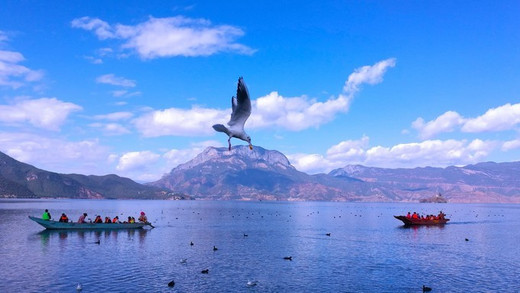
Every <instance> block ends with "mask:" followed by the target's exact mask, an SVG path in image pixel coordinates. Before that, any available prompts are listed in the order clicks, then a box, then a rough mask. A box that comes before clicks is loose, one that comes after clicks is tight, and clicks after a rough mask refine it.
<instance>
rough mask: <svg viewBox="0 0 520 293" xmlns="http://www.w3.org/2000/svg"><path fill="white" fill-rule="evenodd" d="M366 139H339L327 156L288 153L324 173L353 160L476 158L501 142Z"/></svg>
mask: <svg viewBox="0 0 520 293" xmlns="http://www.w3.org/2000/svg"><path fill="white" fill-rule="evenodd" d="M368 140H369V139H368V137H366V136H363V137H362V138H361V139H360V140H358V141H344V142H341V143H339V144H337V145H334V146H332V147H330V148H329V149H328V151H327V155H326V156H322V155H320V154H293V155H289V156H288V157H289V159H290V161H291V163H292V164H293V165H294V166H295V167H296V168H297V169H298V170H300V171H304V172H309V173H323V172H325V173H326V172H330V171H331V170H332V169H334V168H341V167H344V166H346V165H354V164H361V165H366V166H377V167H387V168H398V167H403V168H411V167H425V166H434V167H445V166H449V165H465V164H471V163H475V162H479V161H480V160H482V159H484V158H486V157H487V156H488V155H489V154H490V153H491V152H492V151H493V150H495V149H496V148H497V147H498V146H499V145H500V144H499V143H497V142H495V141H482V140H480V139H475V140H473V141H469V142H468V141H466V140H452V139H450V140H426V141H422V142H417V143H416V142H414V143H403V144H397V145H395V146H392V147H384V146H374V147H369V146H368Z"/></svg>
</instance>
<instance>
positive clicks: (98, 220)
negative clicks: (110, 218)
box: [94, 215, 103, 223]
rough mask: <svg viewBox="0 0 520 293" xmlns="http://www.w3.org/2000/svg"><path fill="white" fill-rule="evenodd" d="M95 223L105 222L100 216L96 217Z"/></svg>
mask: <svg viewBox="0 0 520 293" xmlns="http://www.w3.org/2000/svg"><path fill="white" fill-rule="evenodd" d="M94 223H103V220H102V219H101V216H100V215H97V216H96V218H95V219H94Z"/></svg>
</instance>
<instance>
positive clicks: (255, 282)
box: [247, 280, 258, 287]
mask: <svg viewBox="0 0 520 293" xmlns="http://www.w3.org/2000/svg"><path fill="white" fill-rule="evenodd" d="M256 285H258V281H256V280H255V281H247V286H248V287H254V286H256Z"/></svg>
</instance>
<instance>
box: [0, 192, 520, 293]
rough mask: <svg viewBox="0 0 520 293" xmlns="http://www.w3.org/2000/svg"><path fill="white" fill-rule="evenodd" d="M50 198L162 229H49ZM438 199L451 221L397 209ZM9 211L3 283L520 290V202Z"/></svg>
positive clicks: (22, 207) (158, 288) (153, 288)
mask: <svg viewBox="0 0 520 293" xmlns="http://www.w3.org/2000/svg"><path fill="white" fill-rule="evenodd" d="M46 208H47V209H49V211H50V212H51V214H52V216H53V218H58V217H59V216H60V215H61V213H62V212H65V213H66V214H67V215H68V216H69V217H70V218H71V219H73V220H74V221H76V220H77V218H78V217H79V216H80V214H81V213H83V212H87V213H88V214H89V216H90V217H92V218H93V215H95V214H100V215H102V216H103V218H104V216H110V217H114V216H116V215H119V216H120V218H121V217H123V218H126V217H127V216H129V215H133V216H135V217H136V218H137V216H138V214H139V212H140V211H141V210H142V211H145V212H146V213H147V216H148V219H149V220H150V221H151V222H152V223H153V224H154V226H155V227H156V228H155V229H151V230H130V231H102V232H96V231H87V232H78V231H75V232H53V231H45V230H44V229H43V227H41V226H39V225H38V224H36V223H34V222H32V221H31V220H29V219H28V217H27V216H28V215H33V216H38V217H40V216H41V214H42V212H43V210H44V209H46ZM439 210H443V211H444V212H445V213H446V214H447V217H448V218H451V221H450V223H449V224H447V225H445V226H442V227H418V228H404V227H402V223H401V222H400V221H398V220H396V219H394V218H393V215H398V214H405V213H406V212H408V211H412V212H413V211H417V212H420V213H427V214H433V213H435V214H437V213H438V212H439ZM0 218H1V219H2V221H1V224H0V235H1V236H0V237H1V242H2V245H0V260H1V261H0V263H1V264H2V272H1V276H2V277H1V281H0V292H77V291H76V286H77V284H78V283H81V284H82V287H83V291H82V292H422V285H423V284H424V285H427V286H429V287H432V288H433V291H432V292H519V290H520V281H519V280H518V277H519V276H520V248H519V243H520V242H519V241H520V205H506V204H496V205H495V204H403V203H331V202H297V203H295V202H234V201H120V200H117V201H115V200H114V201H109V200H106V201H99V200H1V201H0ZM244 233H246V234H247V235H248V236H247V237H245V236H244ZM326 233H331V235H330V236H327V235H326ZM466 238H467V239H468V240H469V241H466V240H465V239H466ZM98 240H99V241H100V243H99V244H96V243H95V242H96V241H98ZM191 241H192V242H193V243H194V245H193V246H191V245H190V242H191ZM213 246H216V247H218V250H217V251H213ZM286 256H292V261H289V260H284V257H286ZM181 259H187V261H186V263H181V262H180V260H181ZM204 269H209V273H208V274H201V270H204ZM172 280H175V286H174V287H173V288H170V287H168V286H167V284H168V282H170V281H172ZM252 280H256V281H258V284H257V285H256V286H254V287H248V286H247V282H248V281H252Z"/></svg>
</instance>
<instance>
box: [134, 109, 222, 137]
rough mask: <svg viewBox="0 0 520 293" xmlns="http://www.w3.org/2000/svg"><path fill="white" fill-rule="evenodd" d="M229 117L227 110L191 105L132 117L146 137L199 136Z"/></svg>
mask: <svg viewBox="0 0 520 293" xmlns="http://www.w3.org/2000/svg"><path fill="white" fill-rule="evenodd" d="M227 118H229V111H221V110H215V109H208V108H199V107H193V108H191V109H189V110H185V109H177V108H170V109H165V110H158V111H151V112H148V113H145V114H144V115H142V116H140V117H138V118H136V119H134V121H133V123H134V125H135V127H136V128H137V130H138V131H139V132H140V133H141V134H142V135H144V136H146V137H156V136H163V135H179V136H199V135H208V134H212V133H213V132H214V130H213V128H211V126H212V125H213V124H215V123H218V122H220V123H222V122H223V121H227Z"/></svg>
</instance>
